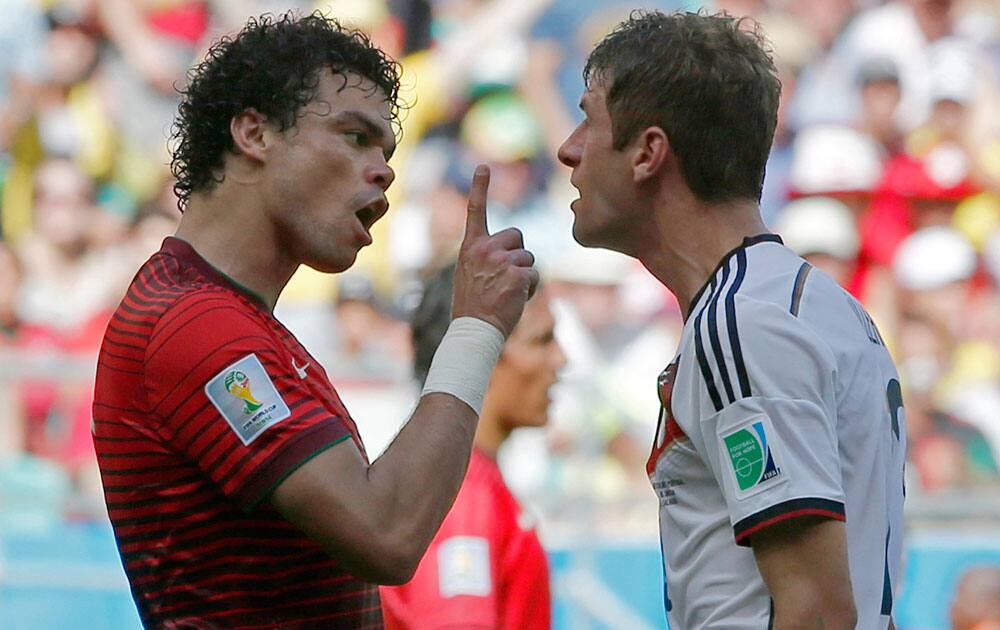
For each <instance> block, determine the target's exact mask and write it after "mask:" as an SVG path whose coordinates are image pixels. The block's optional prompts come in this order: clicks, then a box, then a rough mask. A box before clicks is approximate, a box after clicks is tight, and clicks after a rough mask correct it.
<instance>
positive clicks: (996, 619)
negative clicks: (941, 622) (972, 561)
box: [951, 565, 1000, 630]
mask: <svg viewBox="0 0 1000 630" xmlns="http://www.w3.org/2000/svg"><path fill="white" fill-rule="evenodd" d="M951 627H952V629H953V630H1000V567H996V566H993V565H984V566H979V567H973V568H971V569H968V570H966V571H965V573H963V574H962V577H961V578H960V579H959V581H958V588H956V589H955V597H954V599H952V603H951Z"/></svg>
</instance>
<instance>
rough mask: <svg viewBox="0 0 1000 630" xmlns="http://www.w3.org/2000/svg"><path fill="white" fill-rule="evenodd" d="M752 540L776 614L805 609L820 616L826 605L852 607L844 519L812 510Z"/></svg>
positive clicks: (828, 606) (822, 617) (820, 617)
mask: <svg viewBox="0 0 1000 630" xmlns="http://www.w3.org/2000/svg"><path fill="white" fill-rule="evenodd" d="M751 546H752V548H753V553H754V558H755V559H756V561H757V567H758V569H759V570H760V574H761V577H762V578H763V579H764V583H765V584H766V585H767V588H768V590H769V591H770V593H771V597H772V599H773V600H774V604H775V611H776V613H777V614H778V615H779V616H780V615H781V614H782V613H783V612H786V613H789V616H793V614H795V613H798V614H802V612H803V611H804V614H806V615H814V617H815V619H817V620H820V619H824V618H825V617H824V615H825V613H826V611H827V610H830V609H833V610H837V609H838V608H840V609H845V610H850V611H853V609H854V605H853V602H854V600H853V594H852V591H851V579H850V570H849V567H848V559H847V557H848V556H847V528H846V527H845V525H844V523H843V522H841V521H837V520H830V519H822V518H819V517H812V516H807V517H802V518H797V519H793V520H790V521H785V522H782V523H779V524H778V525H775V526H773V527H769V528H767V529H764V530H762V531H760V532H759V533H758V534H756V535H755V536H754V537H753V539H752V540H751ZM796 616H797V615H796Z"/></svg>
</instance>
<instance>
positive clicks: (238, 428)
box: [93, 237, 382, 628]
mask: <svg viewBox="0 0 1000 630" xmlns="http://www.w3.org/2000/svg"><path fill="white" fill-rule="evenodd" d="M93 429H94V444H95V447H96V450H97V458H98V462H99V464H100V469H101V477H102V480H103V483H104V493H105V499H106V501H107V506H108V514H109V516H110V517H111V523H112V525H113V526H114V530H115V537H116V539H117V543H118V550H119V553H120V554H121V558H122V563H123V565H124V567H125V573H126V574H127V575H128V579H129V583H130V585H131V589H132V595H133V597H134V598H135V601H136V605H137V606H138V609H139V614H140V617H141V618H142V620H143V623H144V624H145V625H147V626H149V627H184V628H222V627H234V626H239V627H240V628H255V627H296V628H304V627H314V626H315V627H324V628H328V627H331V626H334V625H335V626H336V627H344V628H367V627H373V628H377V627H381V625H382V618H381V612H380V604H379V598H378V590H377V588H376V587H375V586H374V585H371V584H368V583H365V582H362V581H360V580H358V579H356V578H355V577H353V576H352V575H350V574H349V573H347V572H346V571H345V570H344V569H343V568H341V567H340V565H339V563H338V562H337V560H336V558H332V557H330V555H329V554H327V553H326V552H324V551H323V550H322V549H321V548H320V547H319V546H318V545H317V544H316V543H314V542H313V541H312V540H311V539H309V538H308V537H307V536H306V535H305V534H303V533H302V532H300V531H299V530H298V529H297V528H295V527H294V526H293V525H292V524H291V523H289V522H288V521H286V520H285V519H284V518H282V516H281V515H280V514H278V513H277V512H276V511H275V510H273V509H272V508H271V506H270V504H269V501H268V498H269V495H270V493H271V492H272V491H273V490H274V488H275V487H276V486H277V485H278V484H280V483H281V481H282V480H283V479H284V478H286V477H287V476H288V475H289V474H291V473H292V472H293V471H294V470H295V469H296V468H298V467H299V466H301V465H302V464H304V463H305V462H307V461H308V460H309V459H310V458H312V457H313V456H315V455H317V454H318V453H320V452H321V451H323V450H325V449H327V448H329V447H331V446H333V445H334V444H337V443H339V442H341V441H343V440H347V439H351V440H353V441H354V443H355V444H356V445H357V448H358V449H359V450H360V451H361V453H362V455H363V456H364V446H363V445H362V443H361V439H360V437H359V435H358V432H357V428H356V426H355V425H354V422H353V421H352V420H351V418H350V415H349V414H348V413H347V410H346V409H345V408H344V405H343V403H342V402H341V400H340V398H339V397H338V396H337V393H336V391H335V390H334V388H333V386H332V385H331V384H330V381H329V379H328V378H327V376H326V373H325V372H324V371H323V369H322V368H321V367H320V366H319V364H318V363H316V361H315V360H314V359H313V358H312V357H311V356H310V355H309V353H308V352H306V350H305V349H304V348H303V347H302V346H301V345H300V344H299V343H298V341H296V339H295V338H294V337H293V336H292V334H291V333H289V332H288V330H287V329H285V328H284V326H282V325H281V324H280V323H279V322H278V321H277V320H276V319H275V318H274V317H273V316H272V315H271V313H270V312H269V310H268V309H267V307H266V306H265V305H264V303H263V302H262V301H261V300H260V299H259V298H258V297H256V296H254V295H253V294H252V293H251V292H249V291H248V290H246V289H245V288H243V287H240V286H239V285H237V284H236V283H235V282H233V281H232V280H230V279H228V278H227V277H226V276H224V275H223V274H222V273H220V272H219V271H218V270H216V269H215V268H213V267H212V266H211V265H210V264H208V262H206V261H205V260H204V259H203V258H201V257H200V256H199V255H198V253H197V252H196V251H195V250H194V249H193V248H192V247H191V246H190V245H189V244H187V243H185V242H184V241H182V240H180V239H177V238H172V237H171V238H167V239H166V240H165V241H164V244H163V247H162V249H161V250H160V251H159V252H158V253H156V254H155V255H153V257H152V258H150V259H149V260H148V261H147V262H146V263H145V264H144V265H143V266H142V268H141V269H140V270H139V272H138V273H137V274H136V276H135V279H134V280H133V281H132V284H131V286H130V287H129V289H128V292H127V294H126V295H125V298H124V299H123V300H122V302H121V304H120V305H119V306H118V309H117V310H116V312H115V314H114V317H113V318H112V320H111V323H110V325H109V326H108V330H107V332H106V334H105V337H104V343H103V345H102V347H101V352H100V357H99V359H98V368H97V382H96V391H95V400H94V426H93ZM330 482H331V483H336V480H335V479H334V480H330Z"/></svg>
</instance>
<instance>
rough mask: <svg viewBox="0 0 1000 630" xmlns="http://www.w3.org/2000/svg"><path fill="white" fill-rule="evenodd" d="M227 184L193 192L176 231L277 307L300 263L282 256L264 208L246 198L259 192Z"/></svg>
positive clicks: (269, 306)
mask: <svg viewBox="0 0 1000 630" xmlns="http://www.w3.org/2000/svg"><path fill="white" fill-rule="evenodd" d="M227 184H228V182H225V183H223V184H220V185H218V186H217V188H216V189H214V190H213V191H212V192H211V193H200V194H196V195H193V196H192V197H191V199H190V202H189V203H188V207H187V209H186V210H185V211H184V216H183V217H182V218H181V222H180V226H179V227H178V228H177V232H176V236H177V237H178V238H180V239H183V240H185V241H187V242H188V243H189V244H190V245H191V246H192V247H194V249H195V250H197V252H198V254H200V255H201V257H202V258H204V259H205V260H206V261H208V262H209V263H210V264H211V265H212V266H213V267H215V268H216V269H218V270H219V271H221V272H222V273H224V274H226V275H227V276H229V277H230V278H232V279H233V280H234V281H235V282H237V283H239V284H241V285H243V286H244V287H246V288H248V289H250V290H251V291H253V292H254V293H256V294H257V295H259V296H260V297H261V298H262V299H263V300H264V302H265V303H266V304H267V306H268V308H270V309H272V310H273V309H274V305H275V304H276V303H277V301H278V295H280V294H281V290H282V289H284V287H285V285H286V284H287V283H288V281H289V279H291V277H292V274H293V273H295V270H296V269H297V268H298V263H296V262H295V261H293V260H291V259H289V258H288V257H287V256H285V255H283V253H282V247H281V245H280V243H279V242H278V238H277V235H276V234H275V232H274V228H273V226H272V225H271V224H270V223H268V221H267V219H266V209H265V208H264V207H263V206H262V205H261V204H260V203H256V202H249V203H248V200H253V199H256V197H255V196H254V195H246V194H242V195H236V194H233V192H232V191H231V190H230V189H229V186H228V185H227ZM232 185H238V184H236V183H233V184H232ZM233 226H239V227H238V228H237V229H233Z"/></svg>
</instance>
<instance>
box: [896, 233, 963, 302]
mask: <svg viewBox="0 0 1000 630" xmlns="http://www.w3.org/2000/svg"><path fill="white" fill-rule="evenodd" d="M892 270H893V274H894V275H895V277H896V281H897V282H898V283H899V284H900V286H902V287H904V288H906V289H911V290H914V291H923V290H928V289H937V288H940V287H944V286H947V285H949V284H951V283H952V282H958V281H961V280H967V279H969V278H971V277H972V274H973V273H975V271H976V251H975V250H974V249H973V248H972V245H971V244H970V243H969V241H968V240H966V238H965V237H964V236H962V235H961V234H960V233H959V232H957V231H956V230H954V229H953V228H950V227H946V226H934V227H927V228H923V229H921V230H917V231H916V232H914V233H913V234H911V235H910V236H908V237H907V238H906V240H904V241H903V242H902V243H901V244H900V246H899V249H898V250H897V251H896V256H895V259H894V260H893V264H892Z"/></svg>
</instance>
